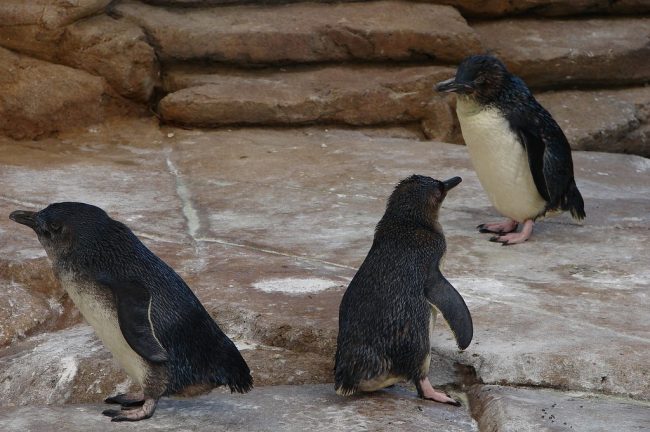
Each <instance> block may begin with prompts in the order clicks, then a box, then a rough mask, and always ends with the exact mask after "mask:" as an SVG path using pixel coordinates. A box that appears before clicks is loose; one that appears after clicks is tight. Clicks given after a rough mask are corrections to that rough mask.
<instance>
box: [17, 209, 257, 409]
mask: <svg viewBox="0 0 650 432" xmlns="http://www.w3.org/2000/svg"><path fill="white" fill-rule="evenodd" d="M10 218H11V219H12V220H14V221H16V222H18V223H20V224H23V225H27V226H28V227H30V228H32V229H33V230H34V231H35V232H36V234H37V236H38V240H39V241H40V243H41V244H42V245H43V247H44V248H45V251H46V252H47V255H48V257H49V258H50V260H51V261H52V265H53V268H54V273H55V275H56V277H57V279H58V280H59V281H60V283H61V285H62V286H63V288H64V289H65V290H66V292H67V293H68V295H69V296H70V298H71V299H72V301H73V302H74V304H75V305H76V306H77V307H78V308H79V310H80V311H81V314H82V315H83V317H84V318H85V319H86V321H88V323H89V324H90V325H91V326H92V327H93V329H94V330H95V332H96V333H97V335H98V336H99V338H100V339H101V340H102V342H103V343H104V345H105V346H106V348H108V350H109V351H110V352H111V353H112V354H113V356H114V357H115V359H116V360H117V362H118V363H119V364H120V365H121V366H122V368H124V369H125V371H126V372H127V374H128V375H129V376H130V377H131V379H133V381H135V382H136V383H138V384H139V385H140V386H141V387H142V390H143V392H142V393H141V394H121V395H117V396H114V397H111V398H108V399H106V402H107V403H115V404H120V405H122V409H121V410H106V411H104V414H105V415H107V416H109V417H112V420H113V421H137V420H142V419H146V418H149V417H151V416H152V415H153V413H154V411H155V409H156V405H157V403H158V399H159V398H160V397H161V396H165V395H169V394H174V393H179V392H181V391H182V390H184V389H187V388H189V387H194V388H196V387H202V388H210V387H216V386H219V385H227V386H228V387H230V390H231V391H233V392H234V391H237V392H240V393H245V392H247V391H249V390H250V389H251V388H252V386H253V380H252V377H251V374H250V371H249V369H248V366H247V365H246V362H245V361H244V359H243V358H242V356H241V354H240V353H239V351H238V350H237V347H235V344H234V343H233V342H232V341H231V340H230V339H229V338H228V337H227V336H226V335H225V334H224V333H223V332H222V331H221V329H219V327H218V326H217V324H216V323H215V322H214V320H213V319H212V318H211V317H210V315H209V314H208V312H207V311H206V310H205V309H204V308H203V306H202V305H201V303H200V302H199V300H198V299H197V298H196V296H195V295H194V293H193V292H192V291H191V290H190V288H189V287H188V286H187V285H186V284H185V282H184V281H183V279H181V277H180V276H179V275H178V274H176V273H175V272H174V270H172V269H171V268H170V267H169V266H168V265H167V264H165V263H164V262H163V261H162V260H161V259H160V258H158V257H157V256H156V255H155V254H154V253H153V252H151V251H150V250H149V249H147V247H146V246H145V245H144V244H142V242H140V240H139V239H138V238H137V237H136V236H135V234H133V232H131V230H130V229H129V228H128V227H127V226H126V225H124V224H122V223H120V222H118V221H116V220H113V219H111V218H110V217H109V216H108V215H107V214H106V213H105V212H104V211H103V210H102V209H100V208H98V207H95V206H92V205H88V204H83V203H73V202H64V203H56V204H51V205H50V206H48V207H47V208H45V209H44V210H41V211H39V212H32V211H24V210H17V211H14V212H13V213H11V215H10Z"/></svg>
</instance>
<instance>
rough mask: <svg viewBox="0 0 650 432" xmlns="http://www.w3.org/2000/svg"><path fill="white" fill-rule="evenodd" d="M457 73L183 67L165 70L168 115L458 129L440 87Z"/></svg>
mask: <svg viewBox="0 0 650 432" xmlns="http://www.w3.org/2000/svg"><path fill="white" fill-rule="evenodd" d="M453 75H454V69H453V68H449V67H443V66H408V67H397V66H395V65H393V66H367V65H363V66H362V65H349V66H326V67H298V68H291V69H263V70H241V69H239V70H238V69H232V68H230V69H228V68H221V67H212V68H210V67H196V66H182V65H181V66H176V67H171V68H168V69H167V70H166V71H165V72H164V77H163V82H164V87H165V90H166V91H168V92H171V93H170V94H168V95H167V96H166V97H164V98H163V99H162V100H161V101H160V104H159V111H160V114H161V116H162V118H163V119H164V120H166V121H168V122H174V123H181V124H185V125H191V126H219V125H229V124H262V125H287V124H307V123H325V124H332V123H336V124H347V125H354V126H362V125H376V124H404V123H414V122H415V123H419V124H421V125H422V128H423V130H424V132H425V134H426V135H427V136H428V137H430V138H435V139H439V140H442V141H449V140H451V139H452V138H453V137H452V135H453V133H454V130H455V127H454V122H455V120H454V117H453V114H452V112H451V109H450V107H449V104H448V103H447V102H446V100H445V99H444V98H442V97H440V96H439V95H438V94H436V92H435V91H434V90H433V85H434V84H435V83H436V82H439V81H442V80H444V79H447V78H449V77H451V76H453Z"/></svg>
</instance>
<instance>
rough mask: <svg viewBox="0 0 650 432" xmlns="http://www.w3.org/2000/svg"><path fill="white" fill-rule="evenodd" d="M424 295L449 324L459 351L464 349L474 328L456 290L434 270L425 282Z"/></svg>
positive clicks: (470, 339) (470, 317) (438, 271)
mask: <svg viewBox="0 0 650 432" xmlns="http://www.w3.org/2000/svg"><path fill="white" fill-rule="evenodd" d="M424 295H425V297H426V298H427V301H428V302H429V303H431V304H432V305H433V306H435V307H436V309H438V310H439V311H440V313H441V314H442V316H443V318H444V319H445V321H447V323H448V324H449V327H450V328H451V331H452V332H453V333H454V337H455V338H456V344H458V347H459V348H460V349H465V348H467V347H468V346H469V344H470V342H472V336H473V335H474V326H473V324H472V315H471V314H470V313H469V309H467V305H466V304H465V301H464V300H463V297H461V295H460V293H459V292H458V291H456V288H454V287H453V286H452V284H450V283H449V281H448V280H447V279H445V277H444V276H443V275H442V273H440V270H438V269H435V271H433V272H432V273H431V275H429V278H428V279H427V281H426V285H425V289H424Z"/></svg>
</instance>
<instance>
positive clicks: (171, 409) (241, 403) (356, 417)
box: [0, 385, 478, 432]
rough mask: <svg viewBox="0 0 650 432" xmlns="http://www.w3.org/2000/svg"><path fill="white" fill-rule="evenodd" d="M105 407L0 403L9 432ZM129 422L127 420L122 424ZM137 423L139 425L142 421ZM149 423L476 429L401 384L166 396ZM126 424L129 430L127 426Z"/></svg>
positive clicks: (60, 422) (169, 426)
mask: <svg viewBox="0 0 650 432" xmlns="http://www.w3.org/2000/svg"><path fill="white" fill-rule="evenodd" d="M105 407H106V405H99V404H96V405H76V406H74V405H73V406H59V407H56V406H51V407H43V406H24V407H20V408H0V427H1V428H2V430H3V431H6V432H14V431H23V430H25V429H28V430H30V431H33V432H41V431H49V430H51V427H52V425H53V424H56V425H57V427H60V428H62V429H63V430H66V431H70V432H77V431H84V432H85V431H87V430H103V429H105V428H107V427H109V426H111V425H110V423H109V422H110V420H109V419H107V418H106V417H105V416H102V415H101V411H102V410H103V409H105ZM128 426H133V425H128V424H127V425H124V426H122V428H125V427H127V428H128ZM139 426H142V424H140V425H139ZM146 427H147V428H152V429H154V430H157V431H177V430H211V431H250V430H255V431H278V430H283V431H304V430H311V431H331V430H382V431H402V430H410V431H430V430H444V431H449V432H468V431H478V429H477V427H476V423H475V422H474V420H473V419H472V418H471V417H470V415H469V413H468V412H467V411H466V410H465V409H463V408H457V407H453V406H450V405H442V404H437V403H432V402H427V401H419V400H417V399H414V398H413V396H412V395H411V394H407V393H406V392H404V391H403V390H401V389H399V388H395V389H391V390H388V391H384V392H379V393H376V394H375V395H373V396H367V397H355V398H343V397H342V396H337V395H336V394H335V393H334V390H333V388H332V386H331V385H303V386H275V387H258V388H255V389H254V390H253V391H251V392H250V393H248V394H244V395H240V394H232V395H231V394H227V393H224V392H221V391H214V392H212V393H211V394H209V395H206V396H201V397H198V398H193V399H168V398H163V399H162V400H161V401H160V403H159V405H158V408H157V409H156V414H155V415H154V416H153V417H152V418H151V419H149V420H147V421H146ZM129 429H130V428H129Z"/></svg>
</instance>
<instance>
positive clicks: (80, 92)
mask: <svg viewBox="0 0 650 432" xmlns="http://www.w3.org/2000/svg"><path fill="white" fill-rule="evenodd" d="M0 65H2V68H0V87H2V89H3V90H2V92H1V93H0V132H2V133H4V134H7V135H9V136H11V137H14V138H19V139H25V138H36V137H40V136H43V135H46V134H49V133H52V132H57V131H60V130H63V129H67V128H72V127H79V126H87V125H89V124H93V123H97V122H99V121H101V120H103V119H104V118H105V117H106V116H107V114H109V113H110V112H111V110H114V109H115V108H114V107H112V105H111V99H112V98H111V95H110V93H109V88H108V86H107V85H106V82H105V81H104V79H103V78H100V77H96V76H93V75H90V74H88V73H86V72H83V71H80V70H76V69H72V68H69V67H66V66H61V65H55V64H51V63H46V62H43V61H40V60H36V59H32V58H29V57H25V56H21V55H17V54H14V53H12V52H11V51H8V50H5V49H3V48H0Z"/></svg>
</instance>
